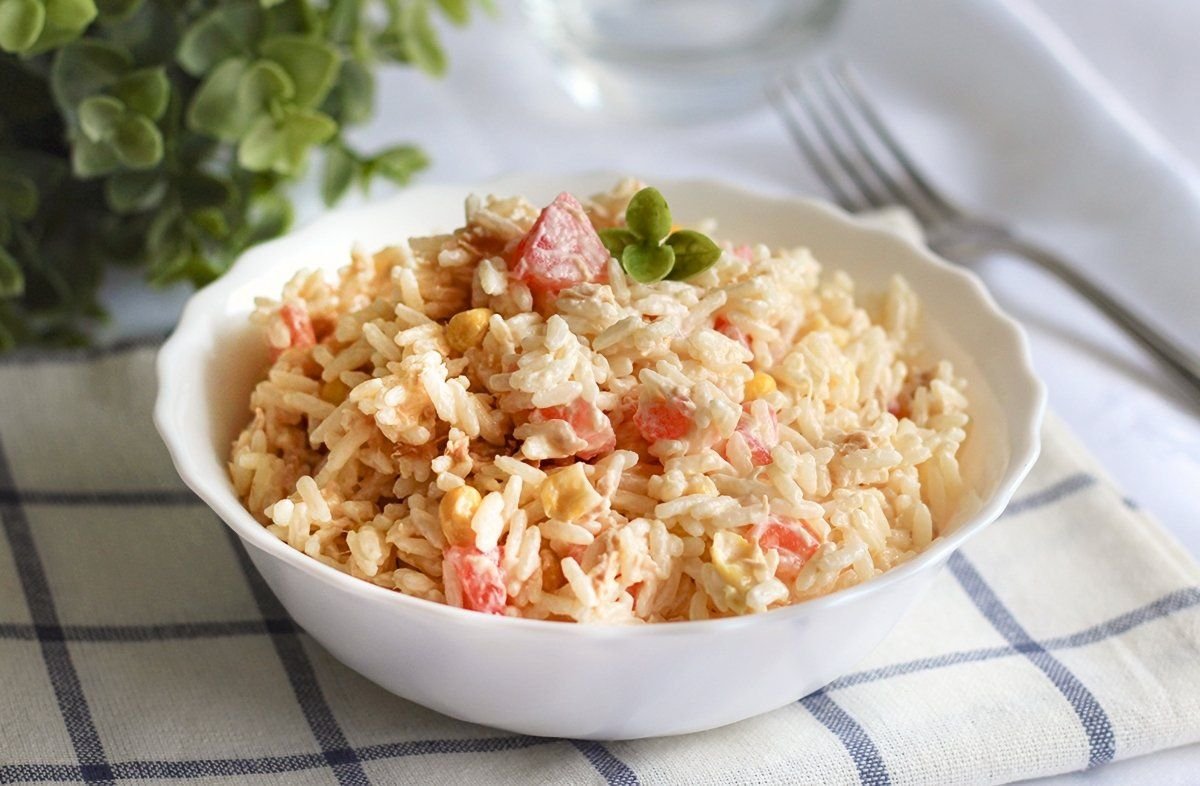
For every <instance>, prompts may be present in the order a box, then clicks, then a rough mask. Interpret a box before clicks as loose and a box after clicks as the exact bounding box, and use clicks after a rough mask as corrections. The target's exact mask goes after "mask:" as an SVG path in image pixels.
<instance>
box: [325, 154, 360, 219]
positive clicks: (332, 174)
mask: <svg viewBox="0 0 1200 786" xmlns="http://www.w3.org/2000/svg"><path fill="white" fill-rule="evenodd" d="M358 168H359V164H358V161H357V160H356V159H355V158H354V156H353V155H351V153H350V151H349V150H347V149H346V148H344V147H342V146H341V145H331V146H330V147H329V148H328V149H327V150H326V151H325V171H324V172H323V173H322V175H321V198H322V199H323V200H325V204H326V205H333V204H335V203H337V201H338V200H339V199H341V198H342V197H343V196H344V195H345V193H346V190H347V189H348V188H350V184H351V183H352V182H354V175H355V173H357V172H358Z"/></svg>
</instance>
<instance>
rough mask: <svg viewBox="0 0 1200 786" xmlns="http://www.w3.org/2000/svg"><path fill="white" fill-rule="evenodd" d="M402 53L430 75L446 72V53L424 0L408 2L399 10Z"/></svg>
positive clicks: (439, 74)
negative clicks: (402, 41) (402, 33)
mask: <svg viewBox="0 0 1200 786" xmlns="http://www.w3.org/2000/svg"><path fill="white" fill-rule="evenodd" d="M401 21H402V24H403V31H404V53H405V55H406V56H407V58H408V61H409V62H410V63H412V64H413V65H415V66H416V67H417V68H419V69H421V70H422V71H424V72H425V73H427V74H430V75H432V76H441V75H442V74H444V73H446V53H445V51H443V49H442V45H441V43H439V42H438V37H437V32H436V31H435V30H434V29H433V22H432V21H431V20H430V18H429V6H428V5H427V4H426V3H425V0H417V2H413V3H409V4H408V5H407V6H405V8H404V10H403V11H402V12H401Z"/></svg>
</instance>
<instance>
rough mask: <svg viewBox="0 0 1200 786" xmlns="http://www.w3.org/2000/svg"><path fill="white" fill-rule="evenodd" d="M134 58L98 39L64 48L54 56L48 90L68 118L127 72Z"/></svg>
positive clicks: (124, 50) (89, 39)
mask: <svg viewBox="0 0 1200 786" xmlns="http://www.w3.org/2000/svg"><path fill="white" fill-rule="evenodd" d="M132 60H133V58H132V57H130V55H129V52H128V51H127V50H126V49H124V48H123V47H121V46H118V45H116V44H113V43H110V42H108V41H103V40H101V39H97V38H85V39H83V40H81V41H75V42H73V43H70V44H67V45H66V46H64V47H63V48H62V49H60V50H58V53H57V54H56V55H55V56H54V64H53V65H52V66H51V68H50V89H51V92H52V93H53V94H54V100H55V101H56V102H58V106H59V108H60V109H61V110H62V111H63V112H64V113H67V114H70V113H72V112H74V111H75V107H77V106H79V104H80V102H81V101H83V100H84V99H85V98H87V97H89V96H93V95H96V94H97V93H102V92H104V91H105V90H107V89H108V88H109V87H111V86H112V85H114V84H116V82H117V80H118V79H120V77H121V76H122V75H123V74H124V73H125V72H126V71H128V70H129V65H130V63H131V62H132Z"/></svg>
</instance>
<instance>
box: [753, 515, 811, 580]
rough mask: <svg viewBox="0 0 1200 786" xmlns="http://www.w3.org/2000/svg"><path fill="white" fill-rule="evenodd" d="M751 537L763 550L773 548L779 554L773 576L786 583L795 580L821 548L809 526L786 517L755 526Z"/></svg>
mask: <svg viewBox="0 0 1200 786" xmlns="http://www.w3.org/2000/svg"><path fill="white" fill-rule="evenodd" d="M750 537H751V538H753V539H754V540H757V541H758V545H760V546H762V548H763V551H769V550H770V549H775V550H776V551H778V552H779V567H778V568H777V569H776V571H775V575H776V576H778V577H779V578H781V579H784V580H785V581H790V580H792V579H794V578H796V576H797V575H799V573H800V569H801V568H803V567H804V563H806V562H808V561H809V559H811V558H812V555H813V554H815V553H816V552H817V548H818V547H819V546H820V545H821V541H820V540H818V539H817V536H816V535H815V534H813V531H812V530H811V529H810V528H809V526H808V524H806V523H804V522H803V521H797V520H796V519H791V518H787V517H785V516H771V517H769V518H768V519H767V520H766V521H764V522H762V523H761V524H755V525H754V526H753V527H752V528H751V530H750Z"/></svg>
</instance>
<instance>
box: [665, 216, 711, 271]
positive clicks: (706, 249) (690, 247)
mask: <svg viewBox="0 0 1200 786" xmlns="http://www.w3.org/2000/svg"><path fill="white" fill-rule="evenodd" d="M667 245H668V246H670V247H671V248H673V249H674V250H675V267H673V268H671V273H670V275H668V276H667V278H669V279H671V280H672V281H682V280H683V279H685V278H691V277H692V276H694V275H696V274H697V273H703V272H704V271H705V270H708V269H709V268H710V267H712V266H713V265H715V264H716V262H717V260H718V259H720V258H721V249H720V247H719V246H717V244H716V243H714V242H713V241H712V240H711V239H709V237H708V236H707V235H704V234H701V233H700V232H696V231H695V230H691V229H680V230H679V231H677V232H672V233H671V236H670V237H669V238H667Z"/></svg>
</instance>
